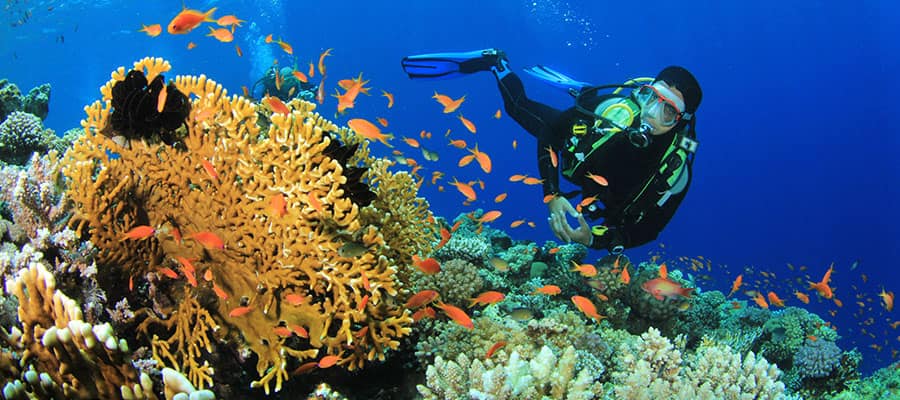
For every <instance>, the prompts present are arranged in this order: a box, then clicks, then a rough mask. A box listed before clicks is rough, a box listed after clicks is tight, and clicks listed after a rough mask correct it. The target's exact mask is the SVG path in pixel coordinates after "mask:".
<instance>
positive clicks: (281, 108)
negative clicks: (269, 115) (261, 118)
mask: <svg viewBox="0 0 900 400" xmlns="http://www.w3.org/2000/svg"><path fill="white" fill-rule="evenodd" d="M263 102H264V103H266V104H268V105H269V108H270V109H272V112H273V113H281V114H290V113H291V109H290V108H288V106H287V105H286V104H284V102H282V101H281V99H279V98H277V97H275V96H266V98H265V99H263Z"/></svg>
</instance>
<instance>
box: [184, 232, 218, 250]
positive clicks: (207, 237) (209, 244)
mask: <svg viewBox="0 0 900 400" xmlns="http://www.w3.org/2000/svg"><path fill="white" fill-rule="evenodd" d="M187 238H188V239H194V240H196V241H197V243H200V244H201V245H202V246H203V248H205V249H207V250H211V249H217V250H222V249H224V248H225V242H223V241H222V239H220V238H219V236H217V235H216V234H215V233H212V232H208V231H203V232H195V233H192V234H190V235H187Z"/></svg>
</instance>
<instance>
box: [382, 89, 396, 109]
mask: <svg viewBox="0 0 900 400" xmlns="http://www.w3.org/2000/svg"><path fill="white" fill-rule="evenodd" d="M381 95H382V96H384V97H387V99H388V104H387V108H391V107H393V106H394V95H393V94H391V93H388V92H385V91H384V90H382V91H381Z"/></svg>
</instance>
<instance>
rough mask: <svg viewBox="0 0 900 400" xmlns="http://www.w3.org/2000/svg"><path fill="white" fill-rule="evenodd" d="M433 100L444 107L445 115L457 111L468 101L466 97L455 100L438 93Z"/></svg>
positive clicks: (435, 93)
mask: <svg viewBox="0 0 900 400" xmlns="http://www.w3.org/2000/svg"><path fill="white" fill-rule="evenodd" d="M431 98H432V99H435V100H437V102H438V103H440V104H441V105H442V106H444V114H449V113H452V112H454V111H456V109H457V108H459V106H460V105H462V103H463V102H464V101H466V96H463V97H460V98H459V99H456V100H453V99H452V98H450V96H446V95H443V94H439V93H438V92H434V96H431Z"/></svg>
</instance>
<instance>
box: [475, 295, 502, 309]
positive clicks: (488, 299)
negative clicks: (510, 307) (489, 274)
mask: <svg viewBox="0 0 900 400" xmlns="http://www.w3.org/2000/svg"><path fill="white" fill-rule="evenodd" d="M505 298H506V296H505V295H504V294H503V293H500V292H496V291H487V292H484V293H482V294H479V295H478V296H477V297H475V298H474V299H469V307H472V306H474V305H476V304H483V305H490V304H495V303H499V302H501V301H503V299H505Z"/></svg>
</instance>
